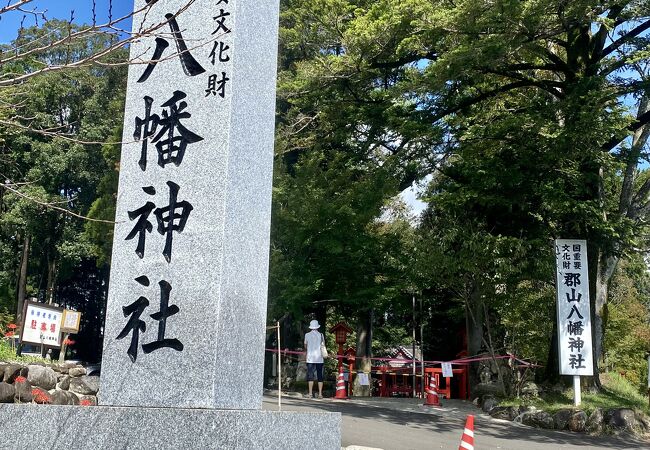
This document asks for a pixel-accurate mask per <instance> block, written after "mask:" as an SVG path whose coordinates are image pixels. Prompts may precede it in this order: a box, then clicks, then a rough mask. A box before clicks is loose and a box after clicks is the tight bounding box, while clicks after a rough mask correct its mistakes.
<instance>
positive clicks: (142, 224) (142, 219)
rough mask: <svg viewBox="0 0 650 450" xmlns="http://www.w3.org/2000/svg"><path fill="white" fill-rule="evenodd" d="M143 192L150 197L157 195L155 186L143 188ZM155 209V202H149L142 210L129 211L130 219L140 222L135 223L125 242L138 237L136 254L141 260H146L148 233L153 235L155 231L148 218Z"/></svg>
mask: <svg viewBox="0 0 650 450" xmlns="http://www.w3.org/2000/svg"><path fill="white" fill-rule="evenodd" d="M142 190H143V191H144V192H145V193H147V194H149V195H155V194H156V190H155V189H154V187H153V186H147V187H143V188H142ZM155 207H156V205H155V204H154V203H153V202H147V203H145V204H144V205H143V206H141V207H140V208H138V209H135V210H133V211H129V219H130V220H135V219H138V221H137V222H136V223H135V226H134V227H133V229H132V230H131V232H130V233H129V234H128V235H127V236H126V239H125V240H127V241H128V240H131V239H133V238H134V237H135V236H136V235H138V245H137V247H136V248H135V254H136V255H138V256H139V257H140V259H142V258H144V248H145V236H146V233H151V230H153V224H152V223H151V222H149V220H148V218H149V214H151V212H152V211H153V210H154V208H155Z"/></svg>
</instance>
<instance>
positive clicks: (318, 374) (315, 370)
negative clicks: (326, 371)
mask: <svg viewBox="0 0 650 450" xmlns="http://www.w3.org/2000/svg"><path fill="white" fill-rule="evenodd" d="M316 380H318V381H323V363H307V381H316Z"/></svg>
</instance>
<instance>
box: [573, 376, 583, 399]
mask: <svg viewBox="0 0 650 450" xmlns="http://www.w3.org/2000/svg"><path fill="white" fill-rule="evenodd" d="M581 401H582V399H581V398H580V375H574V376H573V405H574V406H578V405H580V402H581Z"/></svg>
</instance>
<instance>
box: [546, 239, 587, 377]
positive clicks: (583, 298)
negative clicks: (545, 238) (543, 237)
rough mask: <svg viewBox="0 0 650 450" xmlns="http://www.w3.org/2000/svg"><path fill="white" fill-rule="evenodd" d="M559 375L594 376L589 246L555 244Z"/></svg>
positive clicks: (572, 242) (563, 241)
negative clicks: (588, 265)
mask: <svg viewBox="0 0 650 450" xmlns="http://www.w3.org/2000/svg"><path fill="white" fill-rule="evenodd" d="M555 255H556V263H557V320H558V345H559V352H558V353H559V358H560V373H561V374H562V375H575V376H578V375H592V373H593V366H592V364H593V362H592V352H591V323H590V309H589V308H590V306H589V281H588V275H587V274H588V272H587V242H586V241H584V240H570V239H558V240H556V241H555Z"/></svg>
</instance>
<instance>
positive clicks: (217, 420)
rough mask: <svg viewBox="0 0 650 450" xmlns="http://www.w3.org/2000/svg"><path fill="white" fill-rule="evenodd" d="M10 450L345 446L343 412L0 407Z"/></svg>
mask: <svg viewBox="0 0 650 450" xmlns="http://www.w3.org/2000/svg"><path fill="white" fill-rule="evenodd" d="M0 424H2V425H1V426H0V428H1V430H2V432H0V448H3V449H28V448H51V449H66V450H68V449H116V448H119V449H153V448H155V449H167V448H170V449H171V448H192V449H296V450H297V449H300V450H304V449H323V450H340V448H341V415H340V414H339V413H297V412H278V411H259V410H215V409H172V408H139V407H108V406H93V407H79V406H54V405H35V404H23V405H17V404H14V405H12V404H4V405H0Z"/></svg>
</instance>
